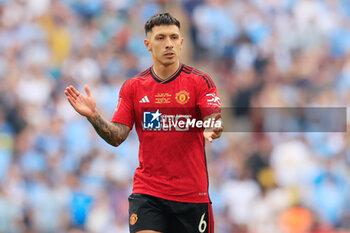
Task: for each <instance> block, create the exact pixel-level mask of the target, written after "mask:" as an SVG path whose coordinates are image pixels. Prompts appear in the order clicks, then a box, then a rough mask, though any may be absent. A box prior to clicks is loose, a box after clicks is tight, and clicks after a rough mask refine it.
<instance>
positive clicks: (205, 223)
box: [198, 213, 207, 233]
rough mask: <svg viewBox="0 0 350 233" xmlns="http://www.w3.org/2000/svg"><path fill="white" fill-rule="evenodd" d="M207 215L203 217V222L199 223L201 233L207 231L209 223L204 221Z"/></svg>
mask: <svg viewBox="0 0 350 233" xmlns="http://www.w3.org/2000/svg"><path fill="white" fill-rule="evenodd" d="M204 217H205V213H204V214H203V215H202V217H201V220H200V221H199V225H198V230H199V232H200V233H203V232H204V231H205V229H207V222H206V221H205V220H204Z"/></svg>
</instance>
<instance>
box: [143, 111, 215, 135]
mask: <svg viewBox="0 0 350 233" xmlns="http://www.w3.org/2000/svg"><path fill="white" fill-rule="evenodd" d="M142 126H143V129H144V130H149V131H160V130H162V131H189V130H190V129H200V128H214V127H215V128H217V127H218V128H219V127H221V121H215V119H214V118H209V119H207V120H206V121H203V120H197V119H195V118H192V115H187V114H174V115H172V114H162V113H161V112H160V111H159V109H157V111H145V112H143V123H142Z"/></svg>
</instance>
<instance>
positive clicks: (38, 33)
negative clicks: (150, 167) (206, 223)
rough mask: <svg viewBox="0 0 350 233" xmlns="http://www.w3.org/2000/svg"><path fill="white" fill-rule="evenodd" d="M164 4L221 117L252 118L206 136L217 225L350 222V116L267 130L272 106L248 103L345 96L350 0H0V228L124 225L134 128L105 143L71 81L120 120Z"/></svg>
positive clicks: (301, 102) (349, 81)
mask: <svg viewBox="0 0 350 233" xmlns="http://www.w3.org/2000/svg"><path fill="white" fill-rule="evenodd" d="M163 11H169V12H171V13H172V14H173V15H175V16H176V17H178V18H179V19H180V21H181V23H182V27H181V31H182V33H183V36H184V38H185V43H184V48H183V54H182V61H183V62H184V63H186V64H188V65H191V66H195V67H196V68H198V69H201V70H203V71H205V72H207V73H208V74H210V76H211V77H212V78H213V80H214V81H215V83H216V85H217V87H218V92H219V94H220V96H221V99H222V103H223V105H224V107H237V109H236V110H234V111H232V116H231V118H230V120H229V121H226V122H225V124H226V125H230V124H246V125H249V126H251V129H252V130H251V131H250V132H225V133H224V134H223V136H222V137H221V138H220V139H218V140H216V141H215V143H212V144H210V145H207V152H208V153H207V156H208V160H209V161H208V166H209V173H210V195H211V199H212V201H213V206H214V216H215V228H216V232H218V233H233V232H250V233H284V232H285V233H292V232H293V233H302V232H332V231H334V232H336V231H344V232H345V231H350V189H349V187H350V186H349V185H350V181H349V177H350V167H349V165H350V135H349V134H348V133H346V129H350V128H349V125H344V132H312V133H308V132H283V133H282V132H267V131H268V130H264V128H266V127H265V126H266V125H268V124H274V122H273V117H272V118H270V117H268V116H265V117H264V118H263V119H261V120H260V121H258V123H257V121H254V120H252V116H251V114H250V113H249V110H247V109H248V108H247V107H300V108H304V107H327V108H330V111H332V108H335V107H347V106H348V105H349V104H350V1H347V0H235V1H233V0H205V1H202V0H168V1H166V0H163V1H161V0H158V1H147V0H144V1H142V0H118V1H115V0H103V1H102V0H101V1H94V0H0V232H4V233H17V232H25V233H34V232H40V233H46V232H47V233H52V232H54V233H61V232H62V233H63V232H70V233H78V232H91V233H99V232H103V233H112V232H117V233H126V232H128V221H129V219H128V200H127V197H128V195H129V194H130V192H131V188H132V186H131V185H132V176H133V172H134V169H135V168H136V167H137V166H138V156H137V153H138V139H137V135H136V134H135V132H134V131H132V133H131V134H130V135H129V137H128V139H127V140H126V141H125V142H124V143H123V144H122V145H121V146H120V147H118V148H113V147H112V146H109V145H108V144H107V143H105V142H104V141H103V140H102V139H101V138H99V137H98V135H97V134H96V133H95V132H94V129H93V127H91V125H90V124H89V123H88V121H87V120H86V119H84V118H83V117H81V116H80V115H78V114H77V113H76V112H75V111H74V110H73V109H72V108H71V106H70V105H69V103H68V101H67V100H66V98H65V96H64V89H65V87H66V86H68V85H74V86H75V87H77V89H79V90H83V88H82V87H83V85H84V84H88V85H89V86H90V88H91V90H92V93H93V95H94V96H95V97H96V99H97V107H98V109H99V111H100V112H101V113H102V115H104V116H105V118H107V119H111V118H112V115H113V112H114V109H115V107H116V104H117V99H118V93H119V90H120V87H121V85H122V84H123V83H124V81H125V80H127V79H129V78H131V77H132V76H134V75H136V74H137V73H139V72H142V71H143V70H145V69H146V68H148V67H149V66H150V65H151V64H152V59H151V55H150V54H149V52H148V51H147V50H146V48H145V46H144V44H143V39H144V38H145V35H144V31H143V25H144V23H145V21H146V20H147V19H148V18H149V17H150V16H151V15H153V14H154V13H158V12H163ZM240 107H245V108H243V109H245V110H242V109H241V108H240ZM240 109H241V110H240ZM348 116H350V114H348ZM253 118H254V117H253ZM348 118H349V119H350V117H348ZM271 119H272V120H271ZM349 119H348V120H349ZM329 120H330V121H337V119H336V118H335V119H329ZM348 122H349V121H348ZM257 124H258V125H257ZM188 146H190V145H188Z"/></svg>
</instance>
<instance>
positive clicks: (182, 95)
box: [175, 90, 190, 104]
mask: <svg viewBox="0 0 350 233" xmlns="http://www.w3.org/2000/svg"><path fill="white" fill-rule="evenodd" d="M175 100H176V102H178V103H179V104H186V103H187V102H188V101H189V100H190V93H188V92H187V91H185V90H182V91H179V92H178V93H176V94H175Z"/></svg>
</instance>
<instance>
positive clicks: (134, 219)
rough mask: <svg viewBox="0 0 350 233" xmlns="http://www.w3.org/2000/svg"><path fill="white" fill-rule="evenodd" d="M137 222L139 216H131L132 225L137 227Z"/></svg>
mask: <svg viewBox="0 0 350 233" xmlns="http://www.w3.org/2000/svg"><path fill="white" fill-rule="evenodd" d="M136 222H137V214H132V215H131V216H130V225H135V223H136Z"/></svg>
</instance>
